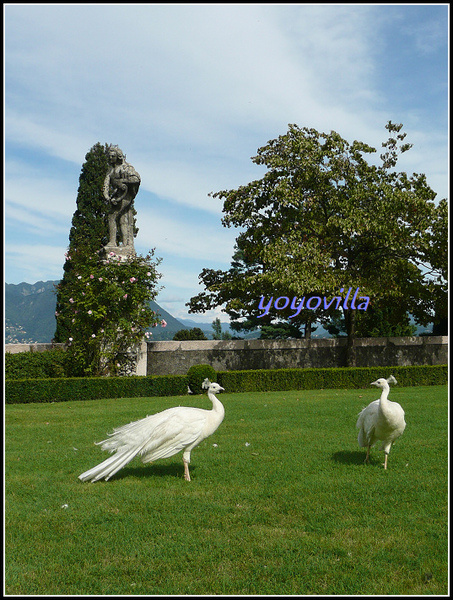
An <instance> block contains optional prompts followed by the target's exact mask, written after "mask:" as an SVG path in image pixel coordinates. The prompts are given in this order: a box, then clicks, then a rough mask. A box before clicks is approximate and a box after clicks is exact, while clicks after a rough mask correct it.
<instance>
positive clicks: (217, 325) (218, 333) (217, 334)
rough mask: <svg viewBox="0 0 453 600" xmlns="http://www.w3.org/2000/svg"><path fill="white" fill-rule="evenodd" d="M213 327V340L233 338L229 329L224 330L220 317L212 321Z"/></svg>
mask: <svg viewBox="0 0 453 600" xmlns="http://www.w3.org/2000/svg"><path fill="white" fill-rule="evenodd" d="M212 329H213V330H214V333H213V335H212V339H213V340H231V338H232V335H231V333H229V332H228V331H222V323H221V322H220V319H219V318H218V317H217V318H216V319H214V321H213V322H212Z"/></svg>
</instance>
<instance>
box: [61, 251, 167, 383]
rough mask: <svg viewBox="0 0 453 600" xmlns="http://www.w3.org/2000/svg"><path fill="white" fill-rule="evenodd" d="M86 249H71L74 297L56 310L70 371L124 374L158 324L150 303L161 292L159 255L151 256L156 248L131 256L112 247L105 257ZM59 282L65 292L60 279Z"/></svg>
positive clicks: (158, 320) (71, 296)
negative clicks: (63, 331)
mask: <svg viewBox="0 0 453 600" xmlns="http://www.w3.org/2000/svg"><path fill="white" fill-rule="evenodd" d="M83 254H84V253H83V251H80V252H78V251H77V250H72V251H71V256H69V255H68V256H67V257H66V259H67V260H70V261H71V262H72V268H71V271H72V272H73V276H72V277H71V282H70V285H68V284H66V289H68V290H70V292H68V293H70V297H69V298H68V300H67V302H60V304H59V305H58V308H57V312H56V318H57V320H58V319H64V320H65V328H66V331H67V334H68V338H67V340H66V342H67V344H68V352H67V357H68V365H70V369H69V374H70V375H75V376H87V375H91V376H96V375H107V374H108V375H120V374H124V373H126V372H128V369H129V367H130V363H131V361H133V360H134V358H135V353H134V348H135V347H136V346H137V344H138V343H140V342H141V341H142V340H143V339H144V336H145V331H146V330H147V329H148V328H149V327H152V326H154V325H158V324H159V323H160V319H159V318H158V316H157V315H156V313H155V312H153V311H152V310H151V308H150V305H149V303H150V301H151V300H154V298H155V297H156V295H157V292H158V290H157V288H156V282H157V280H158V279H159V278H160V277H161V275H160V274H159V273H158V272H157V270H156V267H157V265H158V264H159V263H160V259H153V255H154V252H153V251H151V252H150V253H149V254H148V255H147V256H146V257H142V256H133V257H129V258H127V259H124V258H121V257H120V256H118V255H116V254H115V253H114V252H110V253H109V254H107V256H105V257H104V258H103V259H101V257H100V256H96V255H95V256H83ZM58 287H59V288H60V289H59V291H61V292H64V290H63V288H61V283H60V286H58ZM60 296H64V293H61V294H60Z"/></svg>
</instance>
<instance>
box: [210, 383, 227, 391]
mask: <svg viewBox="0 0 453 600" xmlns="http://www.w3.org/2000/svg"><path fill="white" fill-rule="evenodd" d="M209 391H210V392H214V393H217V392H224V391H225V390H224V389H223V387H222V386H221V385H219V384H218V383H211V385H210V386H209Z"/></svg>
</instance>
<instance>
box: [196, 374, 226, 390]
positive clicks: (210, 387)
mask: <svg viewBox="0 0 453 600" xmlns="http://www.w3.org/2000/svg"><path fill="white" fill-rule="evenodd" d="M201 387H202V388H203V389H205V390H208V391H210V392H214V393H218V392H224V391H225V390H224V389H223V387H221V386H220V385H219V384H218V383H211V382H210V381H209V379H208V378H207V377H206V379H205V380H204V381H203V383H202V384H201Z"/></svg>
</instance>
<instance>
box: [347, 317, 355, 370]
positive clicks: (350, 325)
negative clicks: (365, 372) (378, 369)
mask: <svg viewBox="0 0 453 600" xmlns="http://www.w3.org/2000/svg"><path fill="white" fill-rule="evenodd" d="M355 315H356V313H355V310H352V309H348V310H345V315H344V318H345V323H346V333H347V335H348V338H347V342H346V366H347V367H356V366H357V356H356V348H355V345H354V339H355Z"/></svg>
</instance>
